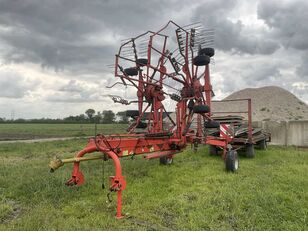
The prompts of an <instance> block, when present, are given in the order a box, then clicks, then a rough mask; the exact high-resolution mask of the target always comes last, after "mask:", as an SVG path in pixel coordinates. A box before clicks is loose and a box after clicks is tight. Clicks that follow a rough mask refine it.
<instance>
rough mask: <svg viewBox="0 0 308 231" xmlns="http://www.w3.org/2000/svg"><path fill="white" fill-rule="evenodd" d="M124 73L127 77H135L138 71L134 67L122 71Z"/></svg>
mask: <svg viewBox="0 0 308 231" xmlns="http://www.w3.org/2000/svg"><path fill="white" fill-rule="evenodd" d="M124 73H125V74H127V75H128V76H135V75H138V69H137V68H136V67H130V68H126V69H124Z"/></svg>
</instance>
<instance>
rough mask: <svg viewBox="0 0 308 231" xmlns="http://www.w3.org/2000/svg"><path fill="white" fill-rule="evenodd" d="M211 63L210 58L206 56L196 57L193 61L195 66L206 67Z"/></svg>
mask: <svg viewBox="0 0 308 231" xmlns="http://www.w3.org/2000/svg"><path fill="white" fill-rule="evenodd" d="M210 61H211V58H210V57H209V56H207V55H197V56H196V57H195V58H194V59H193V64H194V65H196V66H205V65H208V64H209V63H210Z"/></svg>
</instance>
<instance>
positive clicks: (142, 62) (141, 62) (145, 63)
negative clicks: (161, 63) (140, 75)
mask: <svg viewBox="0 0 308 231" xmlns="http://www.w3.org/2000/svg"><path fill="white" fill-rule="evenodd" d="M136 62H137V64H138V65H140V66H146V65H147V64H148V59H137V61H136Z"/></svg>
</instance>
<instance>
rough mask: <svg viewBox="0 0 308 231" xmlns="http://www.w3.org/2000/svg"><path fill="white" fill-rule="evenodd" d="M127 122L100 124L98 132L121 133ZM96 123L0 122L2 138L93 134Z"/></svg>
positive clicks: (0, 138) (37, 137)
mask: <svg viewBox="0 0 308 231" xmlns="http://www.w3.org/2000/svg"><path fill="white" fill-rule="evenodd" d="M126 128H127V124H98V125H97V132H98V133H102V132H103V133H104V134H109V133H111V132H112V133H121V132H124V131H125V129H126ZM94 134H95V125H94V124H18V123H16V124H0V140H14V139H39V138H51V137H76V136H92V135H94Z"/></svg>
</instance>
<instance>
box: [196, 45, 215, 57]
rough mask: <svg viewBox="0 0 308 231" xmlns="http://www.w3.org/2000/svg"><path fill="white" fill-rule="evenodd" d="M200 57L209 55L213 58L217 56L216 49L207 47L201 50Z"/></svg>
mask: <svg viewBox="0 0 308 231" xmlns="http://www.w3.org/2000/svg"><path fill="white" fill-rule="evenodd" d="M199 55H207V56H209V57H213V56H214V55H215V50H214V48H211V47H206V48H202V49H200V50H199Z"/></svg>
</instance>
